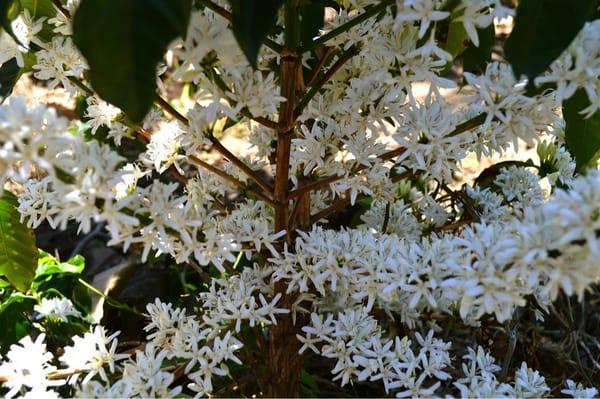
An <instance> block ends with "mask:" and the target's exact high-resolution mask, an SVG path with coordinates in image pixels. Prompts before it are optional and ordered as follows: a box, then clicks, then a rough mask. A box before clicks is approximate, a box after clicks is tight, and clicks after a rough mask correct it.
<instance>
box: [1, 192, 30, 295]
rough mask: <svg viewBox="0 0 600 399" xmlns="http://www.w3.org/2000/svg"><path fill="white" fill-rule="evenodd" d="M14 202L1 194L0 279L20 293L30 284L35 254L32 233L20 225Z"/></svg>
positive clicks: (15, 200) (13, 198)
mask: <svg viewBox="0 0 600 399" xmlns="http://www.w3.org/2000/svg"><path fill="white" fill-rule="evenodd" d="M17 206H18V203H17V198H16V197H15V196H14V195H12V194H11V193H9V192H8V191H4V193H3V194H2V197H0V275H2V276H5V277H6V278H7V279H8V281H10V283H11V284H12V285H13V286H14V287H15V288H17V289H18V290H19V291H22V292H25V291H27V289H28V288H29V285H30V284H31V282H32V281H33V276H34V271H35V268H36V266H37V259H38V253H37V248H36V246H35V237H34V235H33V231H32V230H31V229H29V228H27V226H25V225H24V224H23V223H21V221H20V220H19V219H20V216H19V212H18V211H17Z"/></svg>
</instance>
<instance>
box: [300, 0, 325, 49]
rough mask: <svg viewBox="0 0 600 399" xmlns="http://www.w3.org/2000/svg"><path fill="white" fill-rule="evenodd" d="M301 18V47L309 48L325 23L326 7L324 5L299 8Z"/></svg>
mask: <svg viewBox="0 0 600 399" xmlns="http://www.w3.org/2000/svg"><path fill="white" fill-rule="evenodd" d="M298 14H299V16H300V18H299V19H300V45H302V46H307V45H308V44H309V43H310V42H311V41H312V39H313V37H315V36H317V35H318V34H319V29H321V28H323V24H324V23H325V6H324V5H322V4H304V5H301V6H299V7H298Z"/></svg>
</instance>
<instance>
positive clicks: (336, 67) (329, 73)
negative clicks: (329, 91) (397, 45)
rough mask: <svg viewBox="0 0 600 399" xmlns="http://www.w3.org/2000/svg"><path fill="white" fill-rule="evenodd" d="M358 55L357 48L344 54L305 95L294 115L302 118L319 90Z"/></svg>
mask: <svg viewBox="0 0 600 399" xmlns="http://www.w3.org/2000/svg"><path fill="white" fill-rule="evenodd" d="M356 54H358V50H357V49H356V48H351V49H349V50H348V51H346V52H345V53H343V54H342V55H341V56H340V58H338V60H337V61H336V62H335V64H333V65H332V66H331V68H329V70H328V71H327V72H326V73H325V75H323V77H322V78H321V79H319V81H318V82H317V83H315V84H314V85H312V86H311V87H310V89H309V90H308V92H307V93H306V94H305V95H304V97H303V98H302V100H300V103H298V106H297V107H296V109H295V110H294V114H295V116H296V117H298V116H300V114H302V111H303V110H304V108H305V107H306V106H307V105H308V103H309V102H310V100H312V98H313V97H314V96H315V95H316V94H317V92H318V91H319V90H321V88H322V87H323V86H324V85H325V83H327V82H328V81H329V79H331V78H332V77H333V75H335V73H336V72H337V71H339V69H340V68H341V67H342V66H343V65H344V64H345V63H346V62H347V61H348V60H350V59H351V58H352V57H354V56H355V55H356Z"/></svg>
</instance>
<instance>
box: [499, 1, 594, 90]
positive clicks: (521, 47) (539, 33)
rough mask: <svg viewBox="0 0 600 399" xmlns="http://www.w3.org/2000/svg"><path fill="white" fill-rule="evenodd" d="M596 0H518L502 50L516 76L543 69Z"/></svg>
mask: <svg viewBox="0 0 600 399" xmlns="http://www.w3.org/2000/svg"><path fill="white" fill-rule="evenodd" d="M595 6H596V0H569V1H565V0H521V1H520V2H519V6H518V8H517V16H516V18H515V26H514V29H513V31H512V33H511V35H510V37H509V38H508V39H507V40H506V44H505V46H504V50H505V53H506V57H507V59H508V61H509V62H510V64H511V65H512V68H513V71H514V73H515V75H516V76H517V77H520V76H521V75H526V76H527V77H528V78H529V79H530V81H532V80H533V78H535V77H536V76H537V75H539V74H540V73H542V72H544V71H545V70H546V69H548V67H549V66H550V64H551V63H552V61H554V60H555V59H556V58H558V56H560V54H561V53H562V52H563V51H564V50H565V49H566V48H567V46H569V44H570V43H571V42H572V41H573V39H574V38H575V36H576V35H577V33H578V32H579V30H580V29H581V27H582V26H583V24H584V23H585V21H586V19H588V17H589V16H591V15H592V13H593V11H594V9H595Z"/></svg>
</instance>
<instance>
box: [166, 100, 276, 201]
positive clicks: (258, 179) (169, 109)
mask: <svg viewBox="0 0 600 399" xmlns="http://www.w3.org/2000/svg"><path fill="white" fill-rule="evenodd" d="M156 103H157V104H158V105H159V106H160V107H161V108H162V109H164V110H165V111H166V112H168V113H169V114H171V115H172V116H173V117H175V118H176V119H178V120H179V121H181V122H182V123H183V124H185V125H186V126H187V125H189V120H188V118H186V117H185V116H184V115H182V114H181V113H180V112H179V111H177V110H176V109H175V108H173V106H171V104H169V103H168V102H167V101H166V100H165V99H163V98H162V97H160V96H157V99H156ZM208 139H209V140H210V142H211V143H212V144H213V148H214V149H215V150H216V151H217V152H219V153H220V154H221V155H223V156H224V157H225V158H227V159H228V160H229V162H231V163H232V164H234V165H235V166H237V167H238V168H239V169H241V171H242V172H244V173H245V174H246V175H247V176H248V177H249V178H250V179H251V180H252V181H253V182H254V183H256V184H257V185H258V186H259V187H260V188H261V189H263V190H264V191H265V192H266V193H268V194H272V193H273V189H272V188H271V187H270V186H269V185H268V184H267V183H266V182H265V181H264V180H263V179H262V178H261V177H260V176H259V175H258V174H257V173H256V172H255V171H254V170H252V169H251V168H250V167H249V166H248V165H246V164H245V163H244V162H242V160H240V159H239V158H238V157H236V156H235V155H234V154H233V153H232V152H231V151H229V150H228V149H227V148H226V147H225V146H224V145H223V144H221V142H220V141H219V140H218V139H217V138H216V137H215V136H213V135H210V136H209V137H208ZM228 176H229V175H228ZM261 197H264V196H263V195H261ZM265 198H266V197H265ZM271 202H272V201H271ZM271 202H270V203H271Z"/></svg>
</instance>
